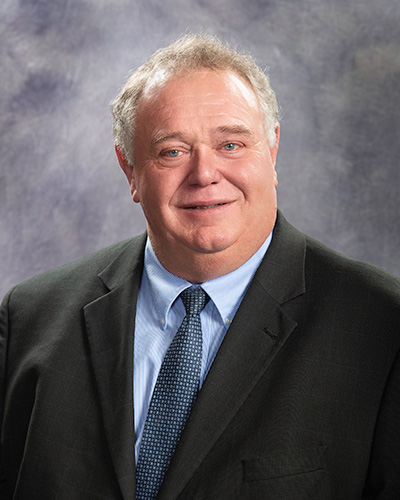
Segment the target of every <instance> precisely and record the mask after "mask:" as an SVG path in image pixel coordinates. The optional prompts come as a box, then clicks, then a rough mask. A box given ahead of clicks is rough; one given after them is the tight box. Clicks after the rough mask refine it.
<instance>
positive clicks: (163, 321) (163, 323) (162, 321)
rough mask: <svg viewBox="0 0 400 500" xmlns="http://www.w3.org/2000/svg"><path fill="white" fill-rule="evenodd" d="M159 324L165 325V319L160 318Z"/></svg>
mask: <svg viewBox="0 0 400 500" xmlns="http://www.w3.org/2000/svg"><path fill="white" fill-rule="evenodd" d="M161 324H162V325H163V326H164V325H165V318H161Z"/></svg>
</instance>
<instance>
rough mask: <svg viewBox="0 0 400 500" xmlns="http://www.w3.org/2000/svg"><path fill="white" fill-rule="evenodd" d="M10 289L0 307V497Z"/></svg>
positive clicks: (3, 472) (0, 488)
mask: <svg viewBox="0 0 400 500" xmlns="http://www.w3.org/2000/svg"><path fill="white" fill-rule="evenodd" d="M12 291H13V290H10V291H9V292H8V293H7V295H6V296H5V297H4V300H3V302H2V304H1V307H0V497H1V493H2V492H3V487H4V486H5V480H6V477H5V468H4V457H3V416H4V401H5V393H6V370H7V343H8V303H9V300H10V297H11V293H12Z"/></svg>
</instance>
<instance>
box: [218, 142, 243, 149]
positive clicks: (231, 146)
mask: <svg viewBox="0 0 400 500" xmlns="http://www.w3.org/2000/svg"><path fill="white" fill-rule="evenodd" d="M222 149H224V150H225V151H236V150H237V149H239V145H238V144H235V143H234V142H228V143H227V144H224V145H223V146H222Z"/></svg>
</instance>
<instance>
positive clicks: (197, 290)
mask: <svg viewBox="0 0 400 500" xmlns="http://www.w3.org/2000/svg"><path fill="white" fill-rule="evenodd" d="M181 299H182V302H183V305H184V306H185V309H186V314H188V315H193V314H200V312H201V311H202V310H203V308H204V307H205V305H206V304H207V302H208V301H209V300H210V297H209V296H208V295H207V294H206V292H205V291H204V290H203V289H202V288H201V287H199V286H198V287H194V286H191V287H190V288H186V290H183V292H181Z"/></svg>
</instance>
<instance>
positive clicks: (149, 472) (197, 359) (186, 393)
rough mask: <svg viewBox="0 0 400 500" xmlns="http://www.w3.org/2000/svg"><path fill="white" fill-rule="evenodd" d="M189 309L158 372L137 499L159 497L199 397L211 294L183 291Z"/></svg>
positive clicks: (141, 455)
mask: <svg viewBox="0 0 400 500" xmlns="http://www.w3.org/2000/svg"><path fill="white" fill-rule="evenodd" d="M180 297H181V299H182V301H183V304H184V306H185V309H186V316H185V317H184V318H183V321H182V324H181V326H180V327H179V330H178V331H177V333H176V335H175V337H174V339H173V341H172V343H171V345H170V346H169V348H168V351H167V353H166V355H165V358H164V361H163V363H162V365H161V369H160V373H159V374H158V378H157V382H156V385H155V388H154V392H153V396H152V399H151V402H150V406H149V411H148V413H147V417H146V422H145V425H144V430H143V437H142V441H141V445H140V452H139V459H138V464H137V468H136V499H137V500H152V499H154V498H155V497H156V495H157V493H158V490H159V488H160V486H161V483H162V481H163V479H164V475H165V473H166V471H167V469H168V466H169V463H170V461H171V458H172V455H173V454H174V452H175V448H176V445H177V444H178V441H179V439H180V436H181V434H182V431H183V428H184V427H185V424H186V421H187V419H188V418H189V415H190V412H191V410H192V408H193V404H194V402H195V400H196V397H197V393H198V390H199V383H200V369H201V358H202V348H203V339H202V333H201V322H200V312H201V311H202V309H203V308H204V306H205V305H206V304H207V302H208V300H209V297H208V295H207V294H206V292H205V291H204V290H203V289H202V288H200V287H190V288H187V289H186V290H184V291H183V292H182V293H181V295H180Z"/></svg>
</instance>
